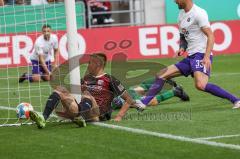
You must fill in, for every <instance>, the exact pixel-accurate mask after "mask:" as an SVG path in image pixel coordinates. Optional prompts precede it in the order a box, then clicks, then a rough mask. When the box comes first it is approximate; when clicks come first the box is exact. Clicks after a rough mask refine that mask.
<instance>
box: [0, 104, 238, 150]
mask: <svg viewBox="0 0 240 159" xmlns="http://www.w3.org/2000/svg"><path fill="white" fill-rule="evenodd" d="M0 109H9V110H15V109H14V108H11V107H4V106H0ZM92 124H93V125H97V126H101V127H106V128H111V129H117V130H123V131H127V132H131V133H134V134H142V135H149V136H155V137H159V138H165V139H172V140H176V141H183V142H190V143H196V144H202V145H208V146H213V147H222V148H228V149H233V150H240V145H233V144H225V143H219V142H214V141H206V140H203V139H193V138H189V137H184V136H177V135H172V134H165V133H158V132H153V131H148V130H143V129H137V128H129V127H124V126H118V125H112V124H105V123H100V122H94V123H92ZM7 125H9V126H14V125H15V126H19V124H7ZM1 126H2V125H0V127H1ZM3 126H4V125H3Z"/></svg>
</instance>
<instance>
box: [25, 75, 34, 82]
mask: <svg viewBox="0 0 240 159" xmlns="http://www.w3.org/2000/svg"><path fill="white" fill-rule="evenodd" d="M25 77H26V80H29V82H33V79H32V75H29V74H26V75H25Z"/></svg>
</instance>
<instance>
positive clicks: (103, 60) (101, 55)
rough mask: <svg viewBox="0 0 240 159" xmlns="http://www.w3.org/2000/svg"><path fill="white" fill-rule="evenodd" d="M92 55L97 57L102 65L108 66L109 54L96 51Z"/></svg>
mask: <svg viewBox="0 0 240 159" xmlns="http://www.w3.org/2000/svg"><path fill="white" fill-rule="evenodd" d="M90 56H91V57H95V58H97V59H99V60H100V61H101V63H102V65H103V66H104V67H105V66H106V63H107V56H106V55H105V54H104V53H102V52H100V53H94V54H92V55H90Z"/></svg>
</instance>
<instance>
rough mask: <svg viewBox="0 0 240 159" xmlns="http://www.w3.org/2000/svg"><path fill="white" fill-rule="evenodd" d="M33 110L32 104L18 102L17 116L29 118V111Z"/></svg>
mask: <svg viewBox="0 0 240 159" xmlns="http://www.w3.org/2000/svg"><path fill="white" fill-rule="evenodd" d="M32 110H33V106H32V105H31V104H29V103H20V104H19V105H18V106H17V108H16V112H17V118H19V119H29V111H32Z"/></svg>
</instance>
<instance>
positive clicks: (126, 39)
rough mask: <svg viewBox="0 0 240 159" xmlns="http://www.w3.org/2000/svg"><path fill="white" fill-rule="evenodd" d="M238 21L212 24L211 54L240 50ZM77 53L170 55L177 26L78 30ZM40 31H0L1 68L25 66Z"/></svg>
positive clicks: (63, 51) (63, 54) (62, 36)
mask: <svg viewBox="0 0 240 159" xmlns="http://www.w3.org/2000/svg"><path fill="white" fill-rule="evenodd" d="M239 28H240V20H236V21H224V22H214V23H212V29H213V31H214V35H215V45H214V50H213V53H214V55H218V54H236V53H240V29H239ZM78 33H79V34H78V43H79V50H78V53H79V54H85V53H92V52H100V51H103V52H105V53H106V54H107V56H108V57H109V58H110V59H111V57H112V55H113V54H115V53H120V52H123V53H125V54H126V55H127V56H128V59H147V58H166V57H167V58H171V57H173V55H174V52H175V51H176V50H177V49H178V47H179V46H178V40H179V32H178V28H177V26H176V25H154V26H138V27H114V28H100V29H86V30H79V31H78ZM39 34H40V33H27V34H0V67H6V66H7V67H15V66H25V65H27V63H29V62H30V61H29V56H30V55H31V52H32V50H33V45H34V42H35V39H36V37H37V36H39ZM57 35H58V39H59V49H60V58H61V61H64V60H66V59H67V58H68V54H67V48H66V43H67V38H66V32H65V31H58V32H57Z"/></svg>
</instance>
